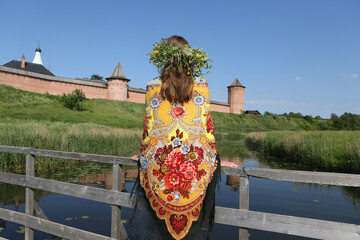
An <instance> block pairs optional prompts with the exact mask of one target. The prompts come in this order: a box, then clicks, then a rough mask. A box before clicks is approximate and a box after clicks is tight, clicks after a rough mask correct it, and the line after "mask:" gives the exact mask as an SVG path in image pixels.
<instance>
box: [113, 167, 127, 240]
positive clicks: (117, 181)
mask: <svg viewBox="0 0 360 240" xmlns="http://www.w3.org/2000/svg"><path fill="white" fill-rule="evenodd" d="M121 185H122V170H121V166H120V165H119V164H117V163H114V164H113V186H112V190H113V191H115V192H121ZM111 237H112V238H115V239H121V240H125V239H127V238H128V235H127V232H126V230H125V227H124V225H123V224H122V222H121V207H120V206H117V205H111Z"/></svg>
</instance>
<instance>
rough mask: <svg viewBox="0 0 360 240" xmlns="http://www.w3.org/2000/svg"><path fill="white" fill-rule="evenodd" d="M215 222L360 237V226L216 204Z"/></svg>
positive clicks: (305, 234)
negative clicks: (217, 205)
mask: <svg viewBox="0 0 360 240" xmlns="http://www.w3.org/2000/svg"><path fill="white" fill-rule="evenodd" d="M215 211H216V214H215V222H216V223H220V224H226V225H232V226H237V227H244V228H251V229H257V230H263V231H270V232H277V233H283V234H289V235H295V236H302V237H309V238H315V239H334V240H339V239H347V240H355V239H357V240H359V239H360V225H355V224H348V223H339V222H332V221H324V220H317V219H311V218H302V217H293V216H287V215H279V214H273V213H264V212H256V211H249V210H240V209H232V208H224V207H216V209H215Z"/></svg>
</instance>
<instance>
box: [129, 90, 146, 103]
mask: <svg viewBox="0 0 360 240" xmlns="http://www.w3.org/2000/svg"><path fill="white" fill-rule="evenodd" d="M126 101H129V102H136V103H145V93H139V92H133V91H128V99H127V100H126Z"/></svg>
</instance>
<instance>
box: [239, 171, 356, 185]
mask: <svg viewBox="0 0 360 240" xmlns="http://www.w3.org/2000/svg"><path fill="white" fill-rule="evenodd" d="M246 172H247V173H248V174H249V176H252V177H258V178H266V179H273V180H281V181H290V182H303V183H317V184H329V185H337V186H349V187H360V175H359V174H347V173H330V172H309V171H295V170H280V169H268V168H248V169H246Z"/></svg>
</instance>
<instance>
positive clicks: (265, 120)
mask: <svg viewBox="0 0 360 240" xmlns="http://www.w3.org/2000/svg"><path fill="white" fill-rule="evenodd" d="M84 107H85V111H74V110H70V109H67V108H65V107H64V106H63V103H61V102H60V97H59V96H53V95H50V94H39V93H33V92H27V91H22V90H19V89H15V88H12V87H10V86H6V85H0V122H12V121H13V120H14V119H23V120H41V121H43V120H46V121H51V122H68V123H95V124H99V125H105V126H111V127H116V128H137V129H142V127H143V124H142V122H143V117H144V111H145V110H144V104H139V103H132V102H124V101H113V100H106V99H89V100H87V101H86V102H85V104H84ZM212 116H213V121H214V124H215V131H216V132H218V133H244V132H253V131H272V130H291V131H300V130H321V129H324V128H325V127H326V126H325V125H326V122H324V121H322V120H315V119H314V120H313V122H312V123H309V122H308V121H306V120H305V119H303V118H290V117H285V116H270V115H260V116H255V115H238V114H231V113H220V112H212Z"/></svg>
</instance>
